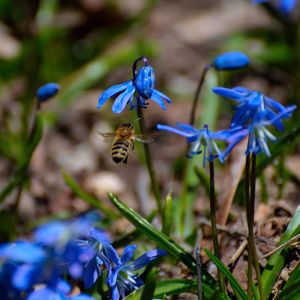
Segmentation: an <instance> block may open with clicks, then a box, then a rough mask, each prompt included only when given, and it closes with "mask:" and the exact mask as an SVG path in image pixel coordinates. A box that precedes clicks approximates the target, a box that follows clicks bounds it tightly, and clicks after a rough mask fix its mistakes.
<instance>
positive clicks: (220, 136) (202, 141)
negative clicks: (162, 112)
mask: <svg viewBox="0 0 300 300" xmlns="http://www.w3.org/2000/svg"><path fill="white" fill-rule="evenodd" d="M176 126H177V127H178V128H176V127H172V126H168V125H162V124H157V125H156V128H157V129H159V130H167V131H170V132H173V133H176V134H179V135H182V136H185V137H186V138H187V142H188V143H193V145H192V146H191V149H190V152H189V156H188V157H192V156H193V155H197V154H200V153H202V150H201V147H202V146H203V167H205V162H206V160H208V161H213V160H214V159H215V158H218V159H219V160H220V162H221V163H224V161H225V159H224V154H223V151H222V150H220V148H219V147H218V145H217V142H216V140H226V139H227V138H229V136H230V135H231V134H232V133H234V132H236V131H237V130H238V129H237V128H235V129H232V130H221V131H218V132H212V131H210V130H208V126H207V125H204V126H203V129H196V128H195V127H193V126H191V125H188V124H180V123H176ZM214 152H215V154H214Z"/></svg>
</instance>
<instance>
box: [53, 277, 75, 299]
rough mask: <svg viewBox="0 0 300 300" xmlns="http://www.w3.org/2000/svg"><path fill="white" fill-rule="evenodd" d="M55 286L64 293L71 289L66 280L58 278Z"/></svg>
mask: <svg viewBox="0 0 300 300" xmlns="http://www.w3.org/2000/svg"><path fill="white" fill-rule="evenodd" d="M55 288H56V289H57V290H58V291H61V292H62V293H63V294H64V295H67V294H69V293H70V292H71V290H72V288H71V285H70V284H69V283H68V282H67V281H65V280H62V279H59V280H58V281H57V283H56V286H55Z"/></svg>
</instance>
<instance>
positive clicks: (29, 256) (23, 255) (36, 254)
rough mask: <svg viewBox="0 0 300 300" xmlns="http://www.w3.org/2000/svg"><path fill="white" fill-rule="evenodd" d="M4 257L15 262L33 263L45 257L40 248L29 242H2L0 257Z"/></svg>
mask: <svg viewBox="0 0 300 300" xmlns="http://www.w3.org/2000/svg"><path fill="white" fill-rule="evenodd" d="M1 256H2V257H5V258H8V259H11V260H13V261H16V262H24V263H28V264H34V263H38V262H41V261H43V260H44V259H45V257H46V255H45V252H44V251H43V249H42V248H40V247H39V246H37V245H35V244H32V243H29V242H15V243H11V244H4V245H2V246H1V247H0V257H1Z"/></svg>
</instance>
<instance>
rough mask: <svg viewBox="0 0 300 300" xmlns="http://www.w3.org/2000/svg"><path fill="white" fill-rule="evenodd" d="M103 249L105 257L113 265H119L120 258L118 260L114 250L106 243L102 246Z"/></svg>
mask: <svg viewBox="0 0 300 300" xmlns="http://www.w3.org/2000/svg"><path fill="white" fill-rule="evenodd" d="M103 247H104V252H105V254H106V256H107V257H108V258H109V259H110V260H111V261H112V262H113V263H115V264H119V263H120V258H119V254H118V252H117V251H116V249H115V248H114V247H113V246H112V245H111V244H108V243H104V244H103Z"/></svg>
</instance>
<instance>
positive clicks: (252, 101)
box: [212, 87, 291, 131]
mask: <svg viewBox="0 0 300 300" xmlns="http://www.w3.org/2000/svg"><path fill="white" fill-rule="evenodd" d="M212 91H213V92H214V93H215V94H217V95H219V96H223V97H225V98H229V99H232V100H235V101H236V102H237V103H238V106H237V107H236V113H235V114H234V116H233V118H232V121H231V125H230V127H231V128H234V127H237V126H243V125H244V124H245V123H247V122H248V121H250V120H251V119H252V118H253V117H254V116H255V114H256V113H257V112H258V111H261V110H263V111H265V113H264V116H265V118H266V120H273V119H275V117H276V113H282V112H285V111H286V107H284V106H283V105H282V104H280V103H279V102H277V101H275V100H273V99H271V98H269V97H267V96H265V95H264V94H262V93H260V92H258V91H251V90H248V89H246V88H244V87H235V88H233V89H228V88H224V87H216V88H213V89H212ZM283 116H284V118H289V117H290V116H291V115H290V114H284V115H283ZM273 125H274V126H275V127H276V128H277V129H279V130H280V131H282V130H283V124H282V121H281V120H280V119H278V118H277V119H276V121H274V123H273Z"/></svg>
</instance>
